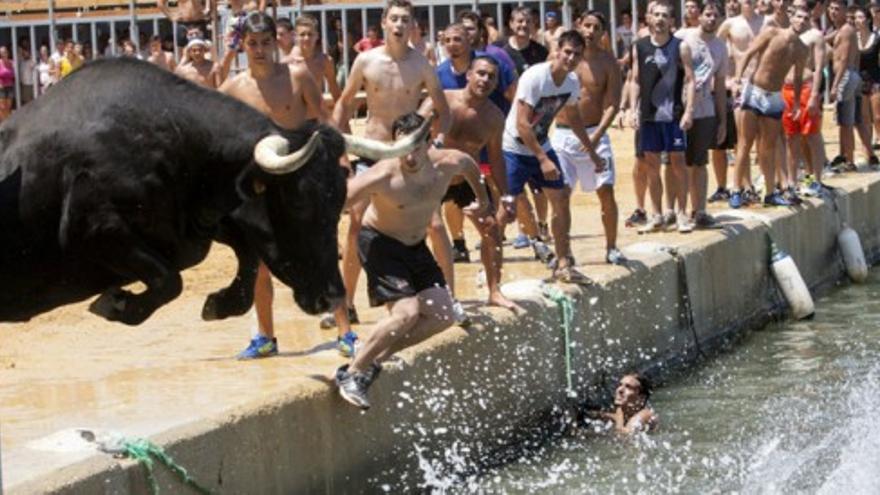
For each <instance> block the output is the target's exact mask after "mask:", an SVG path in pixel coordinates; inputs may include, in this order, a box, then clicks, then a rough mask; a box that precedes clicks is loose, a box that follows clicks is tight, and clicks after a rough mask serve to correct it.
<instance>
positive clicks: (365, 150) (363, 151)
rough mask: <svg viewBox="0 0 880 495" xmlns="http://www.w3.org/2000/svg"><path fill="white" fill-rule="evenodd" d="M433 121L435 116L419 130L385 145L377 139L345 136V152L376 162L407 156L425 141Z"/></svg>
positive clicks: (427, 120) (426, 121)
mask: <svg viewBox="0 0 880 495" xmlns="http://www.w3.org/2000/svg"><path fill="white" fill-rule="evenodd" d="M432 120H434V117H433V116H431V117H429V118H427V119H425V121H424V122H423V123H422V125H420V126H419V128H418V129H416V130H415V131H414V132H412V133H410V134H407V135H406V136H404V137H402V138H400V139H398V140H397V141H394V142H393V143H384V142H382V141H377V140H375V139H369V138H363V137H358V136H352V135H351V134H343V137H344V138H345V151H347V152H348V153H351V154H353V155H357V156H360V157H363V158H369V159H371V160H376V161H379V160H385V159H387V158H397V157H398V156H403V155H406V154H407V153H410V152H412V150H414V149H416V148H418V147H419V145H420V144H422V143H423V142H424V141H425V138H426V137H427V136H428V132H429V131H430V129H431V121H432Z"/></svg>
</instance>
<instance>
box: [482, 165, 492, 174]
mask: <svg viewBox="0 0 880 495" xmlns="http://www.w3.org/2000/svg"><path fill="white" fill-rule="evenodd" d="M480 172H481V173H482V174H483V177H492V166H491V165H489V164H488V163H481V164H480Z"/></svg>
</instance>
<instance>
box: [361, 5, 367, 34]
mask: <svg viewBox="0 0 880 495" xmlns="http://www.w3.org/2000/svg"><path fill="white" fill-rule="evenodd" d="M367 27H368V26H367V9H361V38H365V37H366V36H367Z"/></svg>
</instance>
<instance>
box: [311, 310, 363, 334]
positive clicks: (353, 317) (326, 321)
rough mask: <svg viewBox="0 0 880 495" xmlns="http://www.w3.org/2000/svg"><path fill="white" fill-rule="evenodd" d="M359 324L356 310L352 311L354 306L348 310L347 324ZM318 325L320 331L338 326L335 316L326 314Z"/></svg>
mask: <svg viewBox="0 0 880 495" xmlns="http://www.w3.org/2000/svg"><path fill="white" fill-rule="evenodd" d="M360 322H361V320H360V319H359V318H358V312H357V310H356V309H354V306H352V307H350V308H348V323H350V324H352V325H356V324H358V323H360ZM319 325H320V326H321V329H322V330H329V329H331V328H336V327H337V326H339V325H338V324H337V323H336V316H334V315H333V313H327V314H326V315H324V317H323V318H321V322H320V323H319Z"/></svg>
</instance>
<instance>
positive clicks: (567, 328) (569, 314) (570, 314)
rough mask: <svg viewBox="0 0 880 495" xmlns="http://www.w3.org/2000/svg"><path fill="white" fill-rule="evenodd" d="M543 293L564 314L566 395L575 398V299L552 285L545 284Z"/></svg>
mask: <svg viewBox="0 0 880 495" xmlns="http://www.w3.org/2000/svg"><path fill="white" fill-rule="evenodd" d="M543 293H544V296H546V297H547V298H548V299H550V300H551V301H553V302H554V303H556V306H557V307H559V310H560V312H561V314H562V331H563V335H564V336H565V382H566V387H565V395H567V396H568V398H570V399H574V398H576V397H577V393H575V391H574V385H573V384H572V380H571V376H572V370H571V324H572V322H573V321H574V301H572V299H571V297H570V296H568V294H566V293H565V292H562V291H561V290H559V289H558V288H557V287H554V286H551V285H544V286H543Z"/></svg>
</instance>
